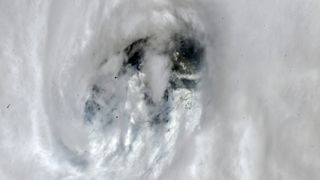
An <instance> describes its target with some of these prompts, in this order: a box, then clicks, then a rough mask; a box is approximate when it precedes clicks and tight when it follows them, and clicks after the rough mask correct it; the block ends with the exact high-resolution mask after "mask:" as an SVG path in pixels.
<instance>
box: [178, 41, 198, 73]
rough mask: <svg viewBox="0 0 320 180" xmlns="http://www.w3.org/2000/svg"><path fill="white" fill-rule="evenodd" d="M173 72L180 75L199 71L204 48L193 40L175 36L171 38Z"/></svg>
mask: <svg viewBox="0 0 320 180" xmlns="http://www.w3.org/2000/svg"><path fill="white" fill-rule="evenodd" d="M173 40H174V42H175V48H174V51H173V70H174V71H175V72H177V73H180V74H193V73H196V72H198V71H199V70H200V69H201V64H202V59H203V54H204V48H203V46H202V45H201V44H200V42H199V41H198V40H196V39H194V38H190V37H184V36H181V35H175V36H174V38H173Z"/></svg>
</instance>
